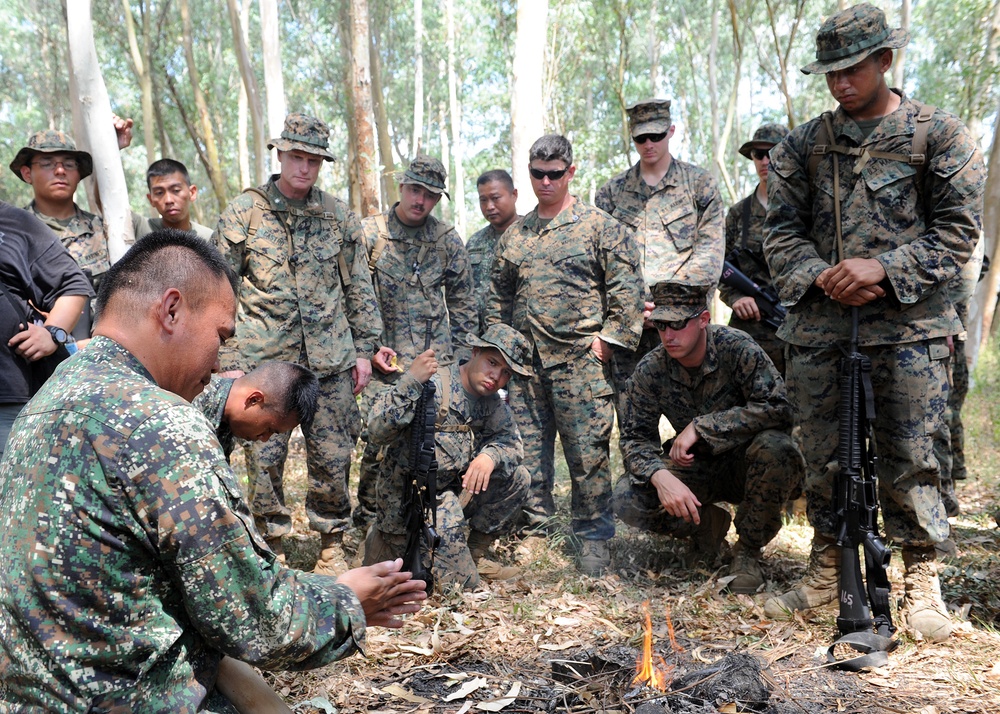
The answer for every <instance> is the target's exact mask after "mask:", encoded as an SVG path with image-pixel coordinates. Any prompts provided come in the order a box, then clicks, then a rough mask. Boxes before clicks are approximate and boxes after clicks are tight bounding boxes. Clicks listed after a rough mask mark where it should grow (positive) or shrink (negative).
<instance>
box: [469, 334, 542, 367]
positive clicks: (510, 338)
mask: <svg viewBox="0 0 1000 714" xmlns="http://www.w3.org/2000/svg"><path fill="white" fill-rule="evenodd" d="M466 342H467V343H468V344H469V346H470V347H495V348H496V349H498V350H500V354H502V355H503V358H504V359H505V360H507V365H508V366H509V367H510V368H511V369H512V370H514V371H515V372H517V373H518V374H519V375H521V376H522V377H534V376H535V373H534V372H533V371H532V369H531V367H530V366H529V365H530V364H531V345H530V344H529V343H528V340H527V339H525V337H524V335H522V334H521V333H520V332H518V331H517V330H515V329H514V328H513V327H511V326H510V325H504V324H503V323H500V322H498V323H497V324H495V325H490V326H489V327H488V328H486V332H484V333H483V336H482V337H476V336H475V335H469V336H468V337H467V338H466Z"/></svg>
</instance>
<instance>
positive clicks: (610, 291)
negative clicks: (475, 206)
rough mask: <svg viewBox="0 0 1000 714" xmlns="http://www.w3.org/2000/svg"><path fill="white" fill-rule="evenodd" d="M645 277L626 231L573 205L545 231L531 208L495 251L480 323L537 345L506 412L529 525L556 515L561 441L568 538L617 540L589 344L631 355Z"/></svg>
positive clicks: (597, 371)
mask: <svg viewBox="0 0 1000 714" xmlns="http://www.w3.org/2000/svg"><path fill="white" fill-rule="evenodd" d="M641 321H642V276H641V273H640V272H639V256H638V250H637V248H636V244H635V241H634V239H633V238H632V235H631V234H630V232H629V231H627V230H625V228H624V227H623V226H622V225H621V224H620V223H617V222H616V221H613V220H611V219H610V218H609V217H608V215H607V214H605V213H604V212H603V211H600V210H598V209H595V208H593V207H591V206H587V205H584V204H583V203H581V202H580V200H579V199H574V201H573V203H572V204H571V205H570V206H568V207H567V208H565V209H563V210H562V211H561V212H560V213H559V215H557V216H556V217H555V218H553V219H552V220H551V221H548V222H547V223H546V224H544V225H543V224H542V223H541V222H540V221H539V218H538V212H537V209H536V210H533V211H531V212H530V213H529V214H528V215H527V216H525V217H524V218H521V219H519V220H518V221H517V222H516V223H514V224H513V225H512V226H511V227H510V228H508V229H507V231H506V232H505V233H504V234H503V237H501V239H500V242H499V244H498V245H497V259H496V263H495V265H494V266H493V277H492V285H491V288H490V295H489V298H488V299H487V309H486V323H487V324H489V325H491V324H494V323H497V322H503V323H505V324H508V325H511V326H512V327H514V328H515V329H516V330H519V331H520V332H521V333H522V334H524V336H525V337H527V338H528V340H529V341H530V342H532V343H533V346H534V353H533V364H532V365H531V367H532V369H533V370H534V373H535V376H534V377H533V378H531V379H517V380H514V381H512V382H511V386H510V405H511V409H512V410H513V412H514V417H515V419H516V420H517V424H518V428H519V429H520V431H521V437H522V439H523V440H524V462H525V464H526V465H527V467H528V469H529V471H530V472H531V493H530V495H529V497H528V502H527V504H526V506H525V511H526V515H527V517H528V521H529V523H530V524H531V525H538V524H540V523H541V522H542V521H544V520H545V519H546V518H548V517H549V516H551V515H553V514H554V513H555V503H554V502H553V500H552V486H553V482H554V479H555V471H554V447H555V436H556V432H557V431H558V432H559V436H560V439H561V441H562V445H563V452H564V454H565V456H566V462H567V464H568V465H569V473H570V478H571V480H572V484H573V494H572V514H573V531H574V533H576V534H577V535H578V536H580V537H582V538H584V539H588V540H608V539H609V538H611V537H612V536H613V535H614V528H615V526H614V515H613V513H612V508H611V469H610V464H609V454H608V445H609V441H610V438H611V427H612V424H613V421H614V406H613V404H612V396H613V391H612V387H611V384H610V381H609V380H610V376H611V375H610V368H609V367H608V365H605V364H602V363H601V362H600V361H599V360H598V359H597V357H596V356H595V355H594V353H593V350H591V348H590V345H591V343H592V342H593V340H594V338H595V337H598V336H599V337H601V338H602V339H603V340H604V341H605V342H607V343H609V344H612V345H617V346H619V347H623V348H625V349H628V350H633V349H635V347H636V345H637V343H638V339H639V334H640V332H641V324H642V322H641Z"/></svg>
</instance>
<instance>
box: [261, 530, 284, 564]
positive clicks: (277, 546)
mask: <svg viewBox="0 0 1000 714" xmlns="http://www.w3.org/2000/svg"><path fill="white" fill-rule="evenodd" d="M264 542H265V543H267V547H268V548H270V549H271V552H272V553H274V557H275V559H276V560H277V561H278V562H279V563H281V564H282V565H285V548H284V546H282V545H281V536H278V537H277V538H265V539H264Z"/></svg>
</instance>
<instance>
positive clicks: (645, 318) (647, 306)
mask: <svg viewBox="0 0 1000 714" xmlns="http://www.w3.org/2000/svg"><path fill="white" fill-rule="evenodd" d="M655 307H656V303H652V302H644V303H643V304H642V326H643V327H644V328H646V329H647V330H652V329H655V328H654V327H653V323H652V322H650V321H649V317H650V315H652V314H653V309H654V308H655Z"/></svg>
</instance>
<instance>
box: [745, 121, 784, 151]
mask: <svg viewBox="0 0 1000 714" xmlns="http://www.w3.org/2000/svg"><path fill="white" fill-rule="evenodd" d="M786 136H788V127H787V126H785V125H784V124H762V125H761V126H759V127H757V131H755V132H754V133H753V138H752V139H751V140H750V141H748V142H747V143H745V144H744V145H743V146H741V147H740V153H741V154H743V155H744V156H745V157H747V158H748V159H749V158H752V157H751V156H750V150H751V149H770V148H771V147H772V146H774V145H775V144H777V143H778V142H780V141H781V140H782V139H784V138H785V137H786Z"/></svg>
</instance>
